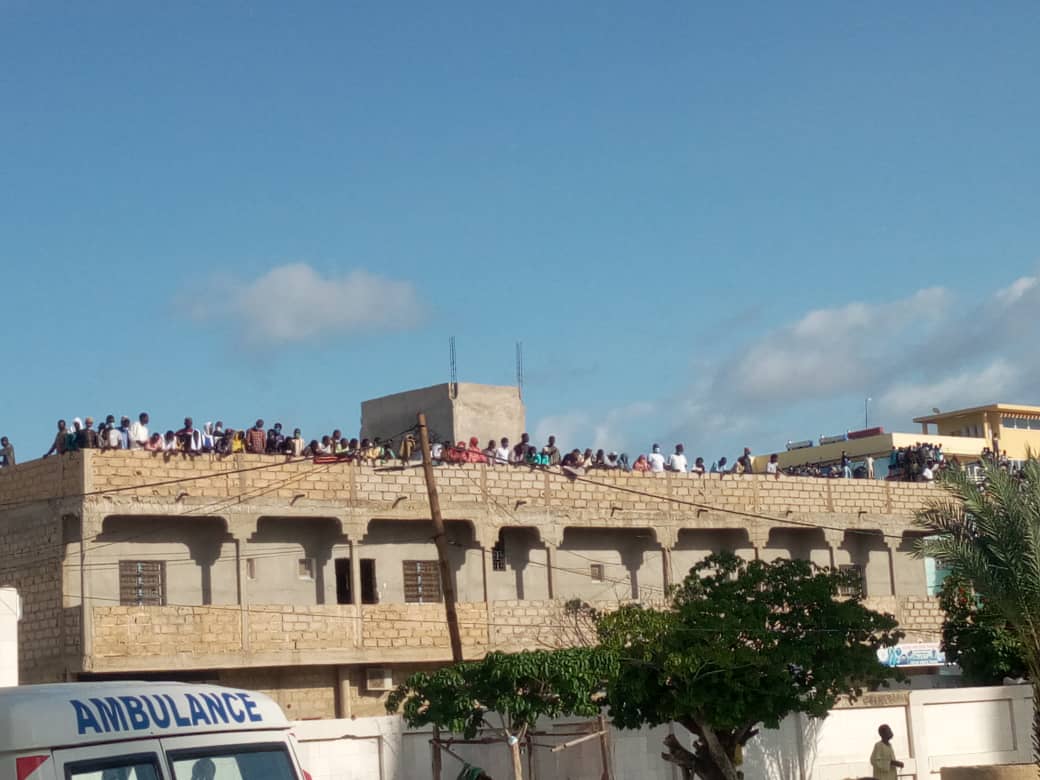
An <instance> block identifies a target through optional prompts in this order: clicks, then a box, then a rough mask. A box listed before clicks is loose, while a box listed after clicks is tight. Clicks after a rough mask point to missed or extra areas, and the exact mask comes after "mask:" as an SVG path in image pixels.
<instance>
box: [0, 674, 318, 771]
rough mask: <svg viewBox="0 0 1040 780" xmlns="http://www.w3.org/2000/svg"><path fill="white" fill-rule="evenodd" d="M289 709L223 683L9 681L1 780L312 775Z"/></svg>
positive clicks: (2, 695)
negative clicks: (299, 752) (303, 762)
mask: <svg viewBox="0 0 1040 780" xmlns="http://www.w3.org/2000/svg"><path fill="white" fill-rule="evenodd" d="M289 728H290V725H289V722H288V721H287V720H286V719H285V715H283V714H282V711H281V709H280V708H279V707H278V705H277V704H275V703H274V702H273V701H271V699H269V698H268V697H267V696H264V695H263V694H261V693H254V692H251V691H243V690H238V689H234V688H223V687H220V686H216V685H190V684H186V683H172V682H163V683H152V682H98V683H92V682H82V683H59V684H55V685H25V686H21V687H16V688H0V780H311V778H310V776H309V775H308V774H307V773H306V772H304V771H303V769H302V768H301V767H300V764H299V761H298V760H297V757H296V751H295V749H294V747H293V741H292V739H291V736H290V732H289Z"/></svg>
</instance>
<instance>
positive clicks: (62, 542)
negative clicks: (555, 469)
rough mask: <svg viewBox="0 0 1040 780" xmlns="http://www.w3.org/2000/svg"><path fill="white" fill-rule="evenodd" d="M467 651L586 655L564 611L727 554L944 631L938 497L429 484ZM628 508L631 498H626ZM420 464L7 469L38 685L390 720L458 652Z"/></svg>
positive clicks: (189, 460)
mask: <svg viewBox="0 0 1040 780" xmlns="http://www.w3.org/2000/svg"><path fill="white" fill-rule="evenodd" d="M437 478H438V482H439V485H438V486H439V489H440V497H441V505H442V507H443V511H444V516H445V518H446V519H447V527H448V531H449V535H450V541H451V549H452V550H453V554H452V568H453V574H454V577H455V580H456V587H457V592H458V596H459V600H460V603H459V606H458V611H459V615H460V621H461V624H462V633H463V642H464V648H465V652H466V653H467V655H470V656H478V655H480V654H482V653H484V652H487V651H488V650H490V649H505V650H515V649H521V648H531V647H545V646H554V645H563V644H568V643H572V642H573V641H574V639H575V638H576V636H575V634H576V632H577V633H580V631H581V630H582V627H581V626H580V625H578V624H577V623H576V621H574V620H573V616H572V615H570V614H569V613H568V612H567V608H566V603H567V601H568V600H571V599H581V600H583V601H586V602H588V603H590V604H592V605H594V606H597V607H600V608H610V607H611V606H612V605H617V604H618V603H619V602H622V601H628V600H631V599H639V600H642V601H644V602H647V603H657V602H659V601H660V600H661V599H662V596H663V593H664V590H665V589H666V588H667V587H668V586H669V585H670V584H671V583H674V582H676V581H678V580H679V579H681V577H682V576H684V574H685V573H686V572H687V571H688V570H689V567H690V566H691V565H693V564H694V563H695V562H697V561H698V560H700V559H701V558H703V556H705V555H706V554H708V553H709V552H711V551H716V550H723V549H725V550H732V551H735V552H737V553H739V554H742V555H744V556H749V557H759V558H763V559H773V558H777V557H799V558H807V559H810V560H813V561H816V562H817V563H820V564H828V565H830V564H833V565H838V566H852V567H856V568H857V570H858V571H859V572H860V574H861V576H862V578H863V582H864V585H865V589H866V594H867V596H868V598H869V601H870V603H871V604H872V605H873V606H875V607H878V608H881V609H884V610H885V611H888V612H891V613H893V614H894V615H896V617H897V618H898V619H899V620H900V622H901V624H902V626H903V628H904V630H906V631H907V632H908V639H907V641H935V640H936V639H937V636H938V630H939V626H940V622H941V615H940V611H939V608H938V605H937V603H936V601H935V599H934V598H933V597H932V596H931V595H930V594H929V592H928V584H927V578H926V570H925V563H924V562H922V561H920V560H916V559H914V558H913V557H912V555H911V552H912V546H913V543H914V540H915V535H916V534H917V533H918V531H916V530H915V529H914V527H913V526H912V523H911V520H912V515H913V513H914V511H915V510H917V509H918V508H919V507H921V506H922V504H923V502H925V501H926V500H928V499H929V498H931V497H934V496H935V495H937V491H938V488H936V487H935V486H933V485H915V484H902V483H894V482H865V481H863V480H825V479H809V478H804V479H795V478H791V479H784V480H779V481H777V480H773V479H771V478H767V477H765V476H749V477H744V478H733V477H729V476H727V477H726V478H725V479H719V478H718V476H717V475H713V476H709V477H698V476H696V475H691V474H655V475H641V474H627V473H613V472H602V473H595V474H594V475H593V476H592V477H590V481H573V480H570V479H568V478H567V477H565V476H563V475H562V474H558V473H552V472H548V471H539V470H532V469H529V468H526V467H497V468H492V467H488V466H484V465H477V464H473V465H459V466H445V467H442V468H439V469H437ZM633 491H634V492H633ZM428 518H429V509H428V503H427V495H426V489H425V484H424V481H423V476H422V472H421V469H407V470H391V471H386V470H376V469H374V468H373V467H370V466H363V465H356V464H350V463H335V464H314V463H311V462H292V463H290V462H286V460H285V459H284V458H280V457H276V456H262V455H235V456H230V457H225V458H219V457H216V456H209V455H202V456H196V457H185V456H181V455H176V456H172V457H171V456H169V455H163V454H159V453H155V454H153V453H147V452H143V451H111V452H101V451H84V452H78V453H72V454H67V455H64V456H60V457H51V458H46V459H42V460H36V461H30V462H27V463H23V464H19V465H18V466H15V467H12V468H7V469H3V470H0V549H3V551H4V557H3V559H2V561H0V587H2V586H10V587H15V588H17V589H18V591H19V593H20V594H21V597H22V600H23V614H22V621H21V626H20V629H21V630H20V642H19V650H20V655H19V663H20V671H21V679H22V680H23V681H24V682H43V681H52V680H61V679H104V678H112V677H136V678H141V677H153V678H154V677H159V678H163V679H182V680H206V681H215V682H222V683H225V684H230V685H239V686H245V687H250V688H256V689H259V690H264V691H267V692H269V693H271V694H272V695H273V696H274V697H275V698H276V700H277V701H278V702H279V703H280V704H281V705H282V706H283V707H284V708H285V710H286V712H287V713H288V714H289V715H290V717H293V718H311V717H331V716H336V715H338V716H340V717H349V716H351V715H367V714H376V713H379V712H380V711H381V710H380V708H381V700H382V697H383V696H385V694H386V691H387V690H388V689H389V688H390V687H391V686H393V685H394V684H396V683H397V682H400V681H401V680H402V679H403V677H404V676H405V675H407V674H408V673H409V672H410V671H412V670H414V669H417V668H422V667H429V666H430V665H433V664H439V663H442V662H444V661H446V660H448V659H449V658H450V652H449V649H448V641H447V634H446V630H445V624H444V610H443V604H442V603H441V602H440V591H439V580H438V579H437V577H436V565H435V561H436V552H435V548H434V545H433V543H432V541H431V539H430V535H431V529H430V525H429V519H428Z"/></svg>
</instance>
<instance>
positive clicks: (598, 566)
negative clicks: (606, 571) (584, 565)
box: [589, 563, 603, 582]
mask: <svg viewBox="0 0 1040 780" xmlns="http://www.w3.org/2000/svg"><path fill="white" fill-rule="evenodd" d="M589 577H591V578H592V581H593V582H603V564H602V563H593V564H590V565H589Z"/></svg>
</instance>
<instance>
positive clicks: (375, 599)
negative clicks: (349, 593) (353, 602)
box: [361, 558, 379, 604]
mask: <svg viewBox="0 0 1040 780" xmlns="http://www.w3.org/2000/svg"><path fill="white" fill-rule="evenodd" d="M361 603H362V604H378V603H379V584H378V583H377V582H376V559H375V558H362V559H361Z"/></svg>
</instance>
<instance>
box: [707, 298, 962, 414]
mask: <svg viewBox="0 0 1040 780" xmlns="http://www.w3.org/2000/svg"><path fill="white" fill-rule="evenodd" d="M949 300H950V295H949V293H948V292H947V291H946V290H944V289H943V288H941V287H932V288H928V289H925V290H920V291H919V292H917V293H915V294H914V295H911V296H910V297H908V298H903V299H900V300H896V301H892V302H889V303H880V304H867V303H859V302H857V303H850V304H847V305H844V306H838V307H833V308H827V309H816V310H814V311H810V312H809V313H807V314H805V315H804V316H803V317H801V318H800V319H798V320H797V321H795V322H794V323H792V324H790V325H787V326H784V327H781V328H779V329H778V330H776V331H775V332H773V333H769V334H767V335H766V336H765V337H763V338H762V339H761V340H759V341H757V342H755V343H753V344H751V345H750V346H749V347H747V348H745V350H744V351H743V352H742V353H740V354H738V355H737V356H735V357H734V358H732V359H731V360H730V361H728V363H726V364H725V365H723V366H722V367H721V368H720V370H719V371H718V373H717V375H716V381H715V387H714V392H715V394H719V395H721V394H724V393H728V394H731V395H733V396H735V397H737V398H740V399H743V400H746V401H750V402H760V401H764V400H767V399H769V400H774V401H775V400H787V401H795V400H798V399H806V398H818V397H827V396H833V395H835V394H836V393H841V392H848V391H853V390H859V389H861V388H864V387H869V386H871V385H872V384H873V383H874V382H875V381H876V380H877V378H878V377H880V376H883V375H884V374H886V373H888V372H890V371H891V370H892V369H893V367H894V364H895V362H896V361H898V360H899V358H900V355H899V354H898V353H895V354H894V353H892V351H891V340H892V337H893V335H894V334H898V335H899V339H900V342H901V344H902V348H904V349H905V348H906V347H907V346H908V345H910V344H913V343H916V342H918V341H920V340H921V338H922V337H924V336H926V335H927V334H928V333H929V332H930V330H931V328H932V327H933V326H934V324H935V323H937V322H939V321H940V320H941V319H942V317H943V316H944V314H945V313H946V310H947V307H948V304H949Z"/></svg>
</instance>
